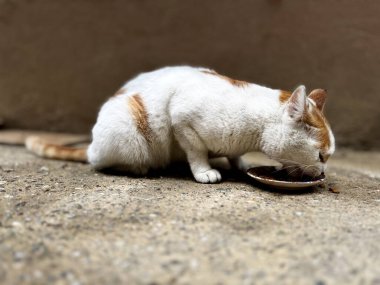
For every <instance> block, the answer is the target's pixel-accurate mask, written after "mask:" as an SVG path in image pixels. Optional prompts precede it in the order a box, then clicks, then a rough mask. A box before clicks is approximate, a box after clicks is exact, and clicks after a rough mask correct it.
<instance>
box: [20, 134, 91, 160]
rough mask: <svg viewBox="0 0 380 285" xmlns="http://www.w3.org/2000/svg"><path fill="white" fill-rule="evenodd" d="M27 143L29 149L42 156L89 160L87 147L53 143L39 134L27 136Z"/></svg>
mask: <svg viewBox="0 0 380 285" xmlns="http://www.w3.org/2000/svg"><path fill="white" fill-rule="evenodd" d="M25 145H26V148H27V149H28V150H30V151H32V152H34V153H35V154H37V155H39V156H41V157H46V158H52V159H59V160H70V161H78V162H87V147H69V146H62V145H56V144H51V143H48V142H46V141H44V140H43V139H42V138H40V137H39V136H29V137H27V138H26V140H25Z"/></svg>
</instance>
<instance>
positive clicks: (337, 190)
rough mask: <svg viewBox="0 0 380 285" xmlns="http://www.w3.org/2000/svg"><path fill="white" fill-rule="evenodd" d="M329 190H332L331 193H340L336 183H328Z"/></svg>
mask: <svg viewBox="0 0 380 285" xmlns="http://www.w3.org/2000/svg"><path fill="white" fill-rule="evenodd" d="M328 186H329V191H330V192H332V193H335V194H339V193H340V189H339V187H338V185H336V184H334V183H329V185H328Z"/></svg>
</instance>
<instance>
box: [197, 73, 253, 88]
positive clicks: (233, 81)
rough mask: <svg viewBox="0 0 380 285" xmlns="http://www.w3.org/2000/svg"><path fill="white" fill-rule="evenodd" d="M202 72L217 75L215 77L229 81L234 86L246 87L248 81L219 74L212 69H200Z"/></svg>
mask: <svg viewBox="0 0 380 285" xmlns="http://www.w3.org/2000/svg"><path fill="white" fill-rule="evenodd" d="M202 72H203V73H206V74H211V75H214V76H217V77H219V78H221V79H224V80H227V81H228V82H229V83H231V84H232V85H234V86H236V87H247V86H248V85H249V83H248V82H246V81H242V80H237V79H232V78H230V77H228V76H225V75H221V74H219V73H217V72H216V71H214V70H202Z"/></svg>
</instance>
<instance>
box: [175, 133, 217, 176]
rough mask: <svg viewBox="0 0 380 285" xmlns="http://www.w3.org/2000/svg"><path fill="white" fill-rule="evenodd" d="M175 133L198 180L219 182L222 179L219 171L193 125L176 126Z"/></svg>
mask: <svg viewBox="0 0 380 285" xmlns="http://www.w3.org/2000/svg"><path fill="white" fill-rule="evenodd" d="M174 135H175V137H176V139H177V141H178V143H179V145H180V146H181V148H182V149H183V150H184V151H185V153H186V157H187V161H188V162H189V164H190V168H191V172H192V173H193V176H194V178H195V180H196V181H197V182H200V183H218V182H220V181H221V180H222V176H221V175H220V173H219V171H218V170H216V169H212V168H211V166H210V163H209V161H208V149H207V148H206V146H205V145H204V143H203V141H202V139H201V138H200V137H199V135H198V134H197V132H196V131H195V130H194V129H193V128H192V127H191V126H180V127H176V126H174Z"/></svg>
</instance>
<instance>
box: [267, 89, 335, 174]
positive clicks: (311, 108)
mask: <svg viewBox="0 0 380 285" xmlns="http://www.w3.org/2000/svg"><path fill="white" fill-rule="evenodd" d="M326 95H327V93H326V91H325V90H323V89H316V90H313V91H312V92H311V93H310V94H309V95H308V96H307V95H306V90H305V86H299V87H298V88H297V89H296V90H295V91H294V92H293V93H288V92H282V93H281V96H280V101H281V108H280V110H281V115H280V116H281V118H280V120H279V123H277V125H276V126H275V127H274V129H273V131H274V132H276V134H274V137H276V142H275V144H272V147H269V148H268V149H267V151H265V152H266V153H267V154H268V155H269V156H270V157H272V158H274V159H276V160H277V161H279V162H280V163H282V165H283V167H284V168H286V169H287V170H288V173H290V174H295V175H300V174H307V175H310V176H318V175H320V174H321V173H323V172H324V171H325V169H326V162H327V160H328V158H329V157H330V156H331V155H332V154H333V153H334V151H335V139H334V135H333V133H332V131H331V128H330V125H329V123H328V122H327V120H326V118H325V116H324V114H323V107H324V104H325V100H326ZM268 152H269V153H268Z"/></svg>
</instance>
